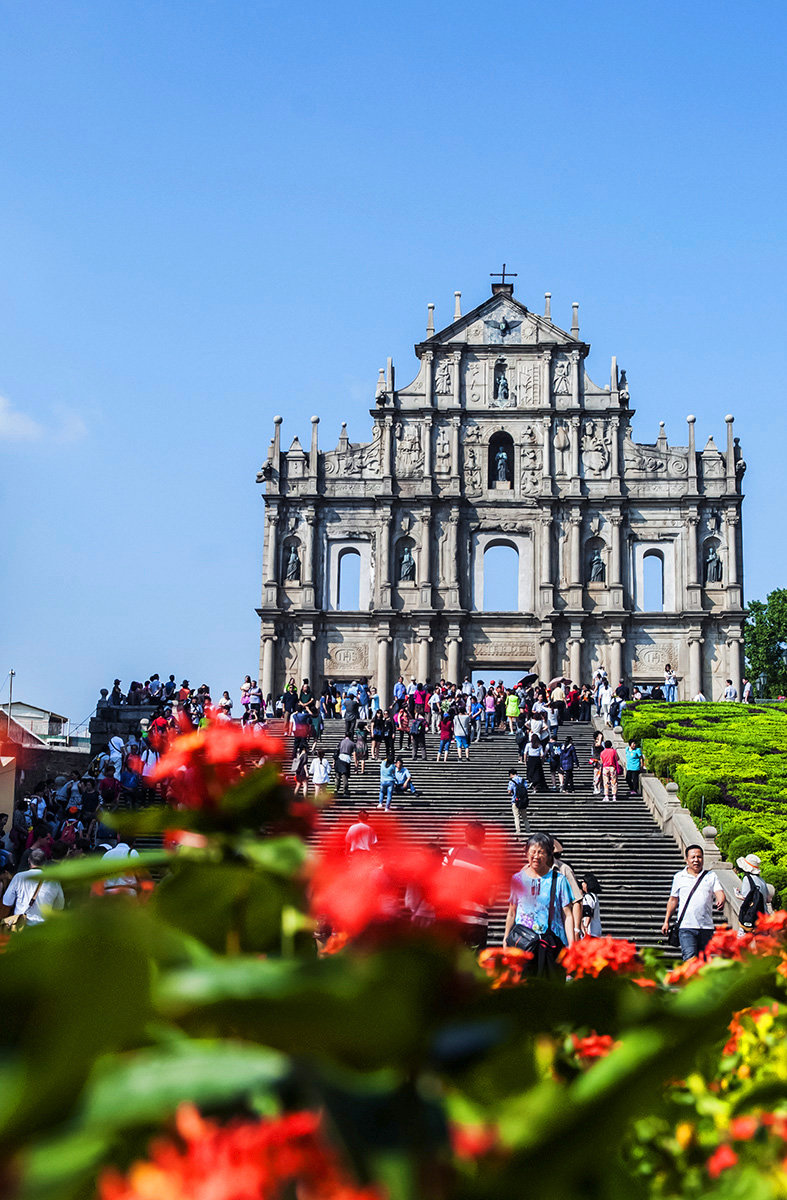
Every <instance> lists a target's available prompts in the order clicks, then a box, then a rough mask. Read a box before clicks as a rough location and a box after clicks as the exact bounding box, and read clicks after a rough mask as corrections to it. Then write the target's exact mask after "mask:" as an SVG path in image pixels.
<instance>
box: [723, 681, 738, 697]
mask: <svg viewBox="0 0 787 1200" xmlns="http://www.w3.org/2000/svg"><path fill="white" fill-rule="evenodd" d="M726 684H727V686H726V687H725V689H724V695H723V696H722V700H729V701H735V700H737V699H738V692H737V689H736V688H735V687H734V686H733V683H732V680H731V679H728V680H726Z"/></svg>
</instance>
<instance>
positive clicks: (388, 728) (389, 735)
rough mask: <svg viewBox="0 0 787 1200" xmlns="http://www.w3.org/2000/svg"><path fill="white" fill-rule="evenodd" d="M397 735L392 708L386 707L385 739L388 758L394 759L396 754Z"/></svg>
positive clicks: (384, 720)
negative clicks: (395, 742)
mask: <svg viewBox="0 0 787 1200" xmlns="http://www.w3.org/2000/svg"><path fill="white" fill-rule="evenodd" d="M395 737H396V726H395V725H394V719H393V716H392V714H391V710H390V709H388V708H386V710H385V712H384V713H383V741H384V742H385V755H386V758H390V759H393V756H394V738H395Z"/></svg>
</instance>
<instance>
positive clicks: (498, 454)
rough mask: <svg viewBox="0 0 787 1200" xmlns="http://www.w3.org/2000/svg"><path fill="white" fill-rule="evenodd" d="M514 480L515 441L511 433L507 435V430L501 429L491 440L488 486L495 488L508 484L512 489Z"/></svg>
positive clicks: (488, 460)
mask: <svg viewBox="0 0 787 1200" xmlns="http://www.w3.org/2000/svg"><path fill="white" fill-rule="evenodd" d="M503 454H505V470H503V460H502V455H503ZM503 476H504V477H503ZM513 479H514V439H513V438H512V437H511V434H510V433H506V432H505V430H503V429H501V430H499V431H498V432H497V433H493V434H492V436H491V438H490V439H489V451H488V456H487V486H488V487H490V488H494V487H495V485H496V484H500V485H503V484H508V486H509V487H511V486H512V484H513Z"/></svg>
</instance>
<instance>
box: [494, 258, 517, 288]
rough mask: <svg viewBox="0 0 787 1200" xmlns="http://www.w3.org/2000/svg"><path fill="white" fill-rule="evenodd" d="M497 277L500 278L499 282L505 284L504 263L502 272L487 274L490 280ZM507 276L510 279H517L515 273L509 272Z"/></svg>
mask: <svg viewBox="0 0 787 1200" xmlns="http://www.w3.org/2000/svg"><path fill="white" fill-rule="evenodd" d="M498 275H499V276H500V282H501V283H505V281H506V264H505V263H503V270H502V271H490V272H489V278H490V279H496V278H497V276H498ZM508 275H509V278H510V279H516V277H517V273H516V271H509V272H508Z"/></svg>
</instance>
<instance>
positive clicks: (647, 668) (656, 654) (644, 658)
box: [633, 642, 680, 675]
mask: <svg viewBox="0 0 787 1200" xmlns="http://www.w3.org/2000/svg"><path fill="white" fill-rule="evenodd" d="M679 659H680V646H679V645H678V644H677V642H650V643H648V644H646V645H643V644H640V645H638V646H637V647H636V648H635V652H634V662H633V673H634V674H635V675H643V674H646V675H653V673H654V672H658V671H663V670H664V668H665V667H666V665H667V663H669V664H670V666H672V667H676V666H677V665H678V661H679Z"/></svg>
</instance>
